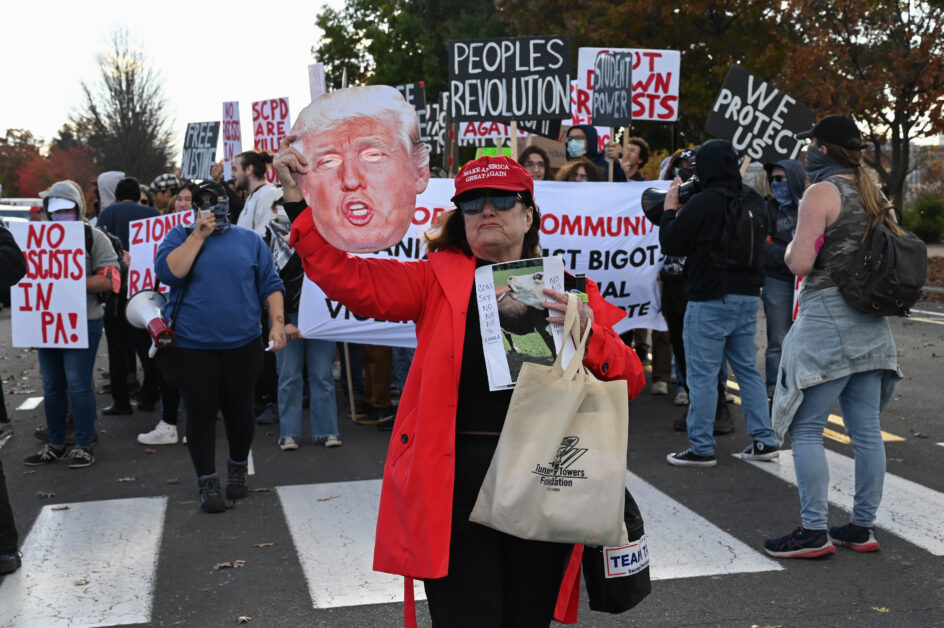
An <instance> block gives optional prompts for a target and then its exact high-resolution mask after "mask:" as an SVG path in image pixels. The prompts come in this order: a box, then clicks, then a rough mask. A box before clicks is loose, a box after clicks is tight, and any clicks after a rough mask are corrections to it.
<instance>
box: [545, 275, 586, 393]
mask: <svg viewBox="0 0 944 628" xmlns="http://www.w3.org/2000/svg"><path fill="white" fill-rule="evenodd" d="M578 303H579V301H578V299H577V295H574V294H571V293H567V313H566V314H565V316H564V333H563V338H562V342H561V350H560V351H558V352H557V358H556V359H555V360H554V366H553V371H552V372H553V373H554V374H555V375H558V376H560V377H561V378H562V379H574V377H576V376H577V373H578V372H581V371H583V370H585V369H584V367H583V355H584V353H586V347H587V339H588V338H589V337H590V325H587V329H586V330H584V332H583V335H582V336H581V334H580V316H579V315H578V314H577V307H578ZM568 338H573V339H574V345H575V346H576V352H575V353H574V357H573V359H571V361H570V363H569V364H568V365H567V369H566V370H564V369H563V368H562V367H561V362H562V360H563V357H562V356H563V354H564V343H565V342H567V339H568Z"/></svg>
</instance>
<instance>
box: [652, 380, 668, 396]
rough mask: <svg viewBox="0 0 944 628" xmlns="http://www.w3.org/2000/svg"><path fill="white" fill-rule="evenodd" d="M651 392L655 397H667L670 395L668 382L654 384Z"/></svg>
mask: <svg viewBox="0 0 944 628" xmlns="http://www.w3.org/2000/svg"><path fill="white" fill-rule="evenodd" d="M651 392H652V394H653V395H667V394H669V385H668V384H667V383H666V382H654V383H653V384H652V389H651Z"/></svg>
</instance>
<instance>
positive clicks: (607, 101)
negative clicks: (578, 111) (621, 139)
mask: <svg viewBox="0 0 944 628" xmlns="http://www.w3.org/2000/svg"><path fill="white" fill-rule="evenodd" d="M632 92H633V54H632V53H631V52H601V53H600V54H598V55H597V58H596V62H595V63H594V65H593V95H592V99H593V106H592V107H591V109H592V110H593V121H594V124H596V125H597V126H607V127H622V126H629V124H630V123H631V122H632V120H633V115H632V106H631V102H630V99H631V98H632Z"/></svg>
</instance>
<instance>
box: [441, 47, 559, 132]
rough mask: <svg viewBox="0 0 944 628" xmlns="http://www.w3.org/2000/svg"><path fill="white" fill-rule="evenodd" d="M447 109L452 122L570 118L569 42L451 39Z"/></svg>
mask: <svg viewBox="0 0 944 628" xmlns="http://www.w3.org/2000/svg"><path fill="white" fill-rule="evenodd" d="M448 50H449V105H450V111H451V115H452V119H453V120H454V121H456V122H488V121H491V120H562V119H564V118H566V117H568V115H570V98H568V85H569V84H570V39H569V38H568V37H566V36H557V35H552V36H547V37H503V38H496V39H482V40H463V41H450V42H449V44H448Z"/></svg>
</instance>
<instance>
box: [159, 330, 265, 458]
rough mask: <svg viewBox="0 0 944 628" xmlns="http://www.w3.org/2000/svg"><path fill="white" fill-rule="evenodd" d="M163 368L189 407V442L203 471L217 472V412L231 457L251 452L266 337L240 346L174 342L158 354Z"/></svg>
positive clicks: (169, 380)
mask: <svg viewBox="0 0 944 628" xmlns="http://www.w3.org/2000/svg"><path fill="white" fill-rule="evenodd" d="M157 360H158V364H159V365H160V367H161V372H162V373H163V375H164V378H165V380H167V381H168V382H169V383H170V384H171V385H173V386H176V387H177V389H178V390H180V395H181V397H183V400H184V407H185V408H186V409H187V447H188V448H189V449H190V459H191V460H192V461H193V466H194V469H196V471H197V475H198V476H204V475H210V474H212V473H215V472H216V415H217V413H218V412H220V411H222V413H223V424H224V426H225V428H226V440H227V442H228V443H229V457H230V459H231V460H234V461H237V462H242V461H244V460H246V459H247V458H248V457H249V448H250V447H252V437H253V433H254V431H255V426H256V420H255V417H254V416H253V413H252V395H253V389H254V387H255V384H256V378H257V377H258V376H259V369H261V368H262V342H261V340H260V338H255V339H254V340H252V341H251V342H250V343H249V344H246V345H243V346H242V347H238V348H236V349H219V350H210V349H186V348H179V347H172V348H170V349H164V350H161V351H159V352H158V354H157Z"/></svg>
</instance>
